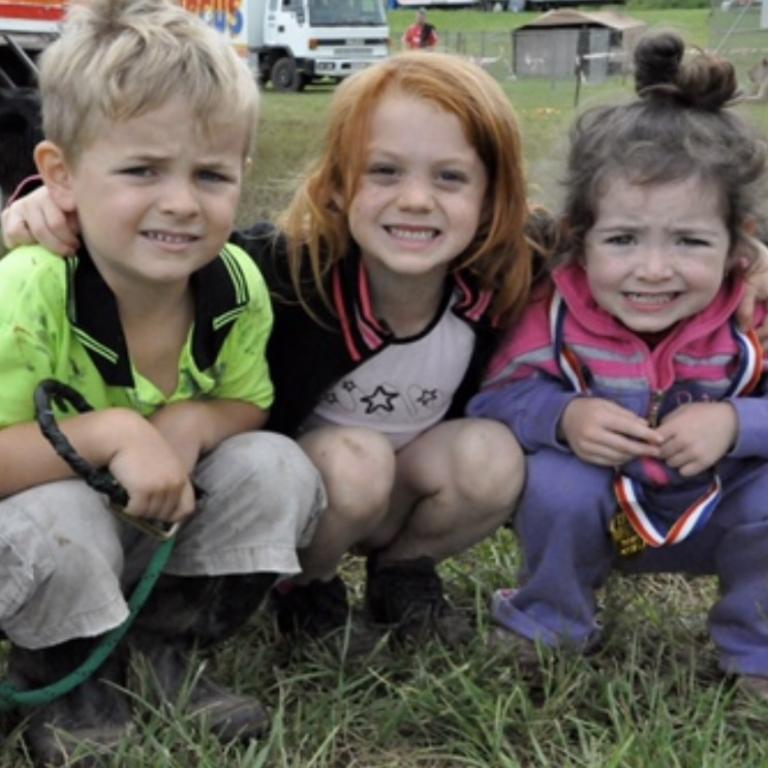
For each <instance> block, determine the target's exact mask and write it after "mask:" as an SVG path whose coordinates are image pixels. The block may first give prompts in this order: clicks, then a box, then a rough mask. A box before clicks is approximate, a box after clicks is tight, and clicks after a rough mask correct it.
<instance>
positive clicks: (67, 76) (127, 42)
mask: <svg viewBox="0 0 768 768" xmlns="http://www.w3.org/2000/svg"><path fill="white" fill-rule="evenodd" d="M40 91H41V96H42V102H43V130H44V132H45V135H46V138H48V139H49V140H51V141H53V142H54V143H55V144H57V145H58V146H59V147H60V148H61V149H62V151H63V152H64V153H65V155H66V156H67V157H68V158H69V159H70V160H75V159H77V157H78V155H79V153H80V151H81V150H82V149H83V147H84V146H87V144H88V143H89V142H91V141H93V139H94V137H95V136H96V135H97V133H98V131H99V130H101V128H102V126H103V123H104V122H105V121H106V122H115V121H124V120H128V119H131V118H133V117H138V116H139V115H142V114H144V113H146V112H149V111H151V110H153V109H157V108H159V107H161V106H162V105H163V104H165V103H166V102H167V101H168V100H169V99H171V98H173V97H175V96H182V97H183V98H184V99H185V102H186V103H187V104H188V106H189V108H190V109H191V111H192V114H193V116H194V118H195V120H196V121H197V122H199V124H200V129H201V130H202V131H203V132H212V131H213V130H214V129H215V127H216V126H217V125H221V124H228V125H231V124H232V123H235V124H237V123H238V122H239V121H242V122H243V124H244V125H245V126H246V128H247V131H248V132H247V135H248V136H249V137H250V136H251V135H252V133H253V128H254V127H255V124H256V120H257V117H258V88H257V87H256V83H255V81H254V78H253V76H252V75H251V73H250V71H249V69H248V67H247V65H246V64H245V62H243V61H242V60H241V59H240V58H239V57H238V56H237V54H236V53H235V52H234V51H233V49H232V48H231V47H230V46H229V44H228V43H227V41H226V39H225V38H224V36H223V35H221V34H219V33H218V32H216V31H215V30H214V29H213V28H211V27H209V26H207V25H206V24H205V23H204V22H203V21H202V20H201V19H199V18H198V17H197V16H194V15H193V14H191V13H189V12H188V11H185V10H184V9H183V8H182V7H180V6H179V5H176V4H175V3H172V2H169V1H168V0H88V2H80V3H73V4H71V5H70V6H69V10H68V12H67V18H66V21H65V23H64V27H63V31H62V34H61V37H59V39H58V40H56V41H55V42H54V43H53V44H52V45H50V46H49V47H48V48H47V49H46V50H45V51H44V53H43V55H42V57H41V64H40ZM249 149H250V146H248V147H245V148H244V150H245V151H246V152H247V151H248V150H249Z"/></svg>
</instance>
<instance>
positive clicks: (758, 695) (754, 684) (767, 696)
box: [738, 675, 768, 704]
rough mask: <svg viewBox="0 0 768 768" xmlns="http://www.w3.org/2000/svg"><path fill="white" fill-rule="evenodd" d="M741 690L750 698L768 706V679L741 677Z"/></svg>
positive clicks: (739, 683) (756, 676) (751, 676)
mask: <svg viewBox="0 0 768 768" xmlns="http://www.w3.org/2000/svg"><path fill="white" fill-rule="evenodd" d="M738 680H739V682H738V685H739V688H740V689H741V690H742V691H744V692H745V693H746V694H747V695H748V696H750V697H752V698H755V699H759V700H761V701H763V702H764V703H766V704H768V677H760V676H759V675H739V678H738Z"/></svg>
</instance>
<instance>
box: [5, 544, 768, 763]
mask: <svg viewBox="0 0 768 768" xmlns="http://www.w3.org/2000/svg"><path fill="white" fill-rule="evenodd" d="M515 566H516V554H515V547H514V542H513V540H512V537H511V535H510V534H509V533H508V532H506V531H504V532H501V533H499V534H498V535H497V536H496V537H495V538H494V539H492V540H489V541H487V542H485V543H484V544H482V545H480V546H478V547H476V548H475V549H474V550H472V551H471V552H469V553H466V554H465V555H464V556H462V557H460V558H456V559H453V560H451V561H449V562H448V563H446V564H444V566H443V567H442V573H443V575H444V577H445V581H446V584H447V588H448V591H449V594H450V596H451V599H452V600H453V602H454V603H456V604H457V605H460V606H462V607H463V608H465V609H467V610H468V611H472V612H475V613H476V615H477V621H478V631H477V639H476V642H475V643H474V644H473V645H471V646H469V647H466V648H464V649H462V650H458V651H453V652H447V651H446V650H445V649H443V648H442V647H441V646H439V645H437V644H432V643H427V644H423V645H422V646H421V647H419V648H418V649H417V650H412V651H410V652H407V653H395V654H391V655H389V656H383V657H381V658H376V657H374V658H373V659H370V660H368V661H367V662H354V663H351V662H347V663H344V664H339V663H337V662H335V661H334V660H333V659H332V658H330V657H329V656H325V655H323V654H320V653H318V654H317V655H315V656H314V657H312V658H310V659H307V660H304V661H301V662H297V661H293V662H291V661H289V660H288V656H287V649H286V646H285V645H284V644H283V643H282V642H281V640H280V639H279V638H278V637H277V636H276V634H275V632H274V630H273V628H272V626H271V622H270V620H269V618H268V617H267V616H266V615H264V614H261V615H259V616H257V617H255V618H254V620H253V621H252V623H251V625H250V626H249V628H248V629H247V630H246V631H244V632H243V633H241V635H240V636H239V637H238V638H237V639H236V640H235V641H233V642H231V643H230V644H229V645H228V646H227V647H226V648H225V649H223V651H222V652H221V653H220V654H219V655H218V657H217V658H216V659H215V660H212V662H211V667H212V668H213V669H214V670H215V672H216V674H217V676H218V677H219V678H220V679H221V680H223V681H225V682H227V683H229V684H232V685H234V686H236V687H237V688H238V689H239V690H241V691H243V692H246V693H249V694H255V695H259V696H261V697H262V698H263V700H264V701H266V702H269V704H270V705H271V707H272V709H273V722H272V729H271V731H270V733H269V735H268V736H267V737H266V738H265V739H264V740H263V741H261V742H258V743H252V744H249V745H244V746H236V745H229V746H226V747H221V746H220V745H218V743H217V742H216V741H215V739H214V738H213V737H212V736H211V734H210V733H208V732H206V731H205V730H204V729H203V730H202V731H201V730H199V729H197V728H195V726H194V723H192V722H189V721H188V720H186V719H184V718H183V717H181V718H171V717H168V716H167V715H164V714H161V713H158V712H157V711H156V710H153V709H152V708H151V707H150V706H148V705H146V704H143V703H142V702H141V700H139V701H137V703H136V713H137V717H136V728H137V731H136V734H135V736H134V737H133V738H132V739H130V740H128V741H126V743H125V744H124V745H123V747H122V748H121V750H120V751H119V752H118V753H117V754H116V755H115V756H114V758H113V759H112V761H111V762H108V763H107V765H110V766H112V767H113V768H148V767H150V768H155V767H159V766H163V767H165V766H167V767H168V768H190V767H192V766H194V768H259V767H260V766H275V767H276V768H278V767H279V768H534V767H536V768H657V767H658V768H661V767H663V768H667V766H673V767H677V768H731V766H734V767H738V768H766V766H768V757H766V749H765V737H766V725H765V723H766V718H768V705H760V704H756V703H754V702H750V701H748V700H746V699H744V698H742V697H741V695H740V694H739V693H738V691H737V690H736V689H735V688H734V686H733V684H732V682H731V681H730V680H728V679H725V678H723V677H722V676H721V675H720V673H719V672H718V671H717V668H716V664H715V656H714V649H713V648H712V646H711V644H710V643H709V641H708V640H707V637H706V629H705V613H706V610H707V608H708V606H709V605H710V604H711V601H712V600H713V599H714V597H715V589H714V584H713V582H712V580H710V579H699V580H696V581H687V580H685V579H683V578H681V577H655V578H649V577H636V578H615V579H613V580H612V581H611V582H610V583H609V585H608V588H607V589H606V590H605V591H604V593H603V594H602V597H601V602H602V605H603V606H604V611H603V614H604V615H603V620H604V624H605V633H606V642H605V645H604V647H603V648H602V649H601V650H600V652H598V653H597V654H595V655H593V656H591V657H589V658H582V657H579V656H572V657H568V656H561V657H558V656H554V655H551V654H546V653H544V654H543V655H542V665H541V669H540V670H539V671H538V672H536V673H530V672H527V673H526V672H524V671H522V670H521V669H520V668H519V666H518V665H517V663H516V661H515V659H514V658H505V657H504V655H503V654H498V653H497V654H495V655H494V654H491V653H489V652H488V651H487V650H486V648H485V647H484V644H483V637H484V634H485V631H486V622H487V613H486V608H485V606H486V605H487V601H488V598H489V595H490V591H491V590H492V588H493V587H495V586H497V585H499V584H503V583H508V582H510V581H511V580H512V579H513V574H514V570H515ZM347 573H348V576H349V577H350V580H351V581H352V582H353V584H354V585H355V589H356V591H357V592H358V593H359V591H360V580H359V578H357V577H358V576H359V573H360V571H359V563H358V562H355V563H352V564H351V565H350V568H349V570H348V572H347ZM18 748H19V731H18V730H16V731H13V732H11V735H10V736H9V737H8V738H7V739H6V741H5V743H4V746H3V750H2V754H1V755H0V768H22V767H26V766H27V765H28V763H27V762H26V761H25V759H24V757H23V754H22V753H21V752H20V751H19V749H18Z"/></svg>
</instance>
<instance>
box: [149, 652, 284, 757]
mask: <svg viewBox="0 0 768 768" xmlns="http://www.w3.org/2000/svg"><path fill="white" fill-rule="evenodd" d="M134 651H135V652H136V653H137V659H136V662H137V667H138V669H139V670H140V671H142V672H145V673H146V675H147V678H148V679H149V684H150V687H151V692H150V695H154V696H156V697H157V698H158V700H159V702H160V704H161V705H162V706H164V707H165V708H166V709H169V710H174V711H176V712H179V713H182V714H183V715H184V716H189V717H192V718H194V719H196V720H200V721H201V722H202V723H205V724H206V725H207V726H208V727H209V728H210V729H211V731H212V733H214V734H215V735H216V737H217V738H218V739H220V740H221V741H222V742H229V741H233V740H235V739H239V740H242V741H247V740H248V739H256V738H259V737H261V736H263V735H264V734H265V733H266V731H267V730H268V729H269V723H270V718H269V713H268V712H267V710H266V709H265V707H264V706H262V704H261V702H259V700H258V699H257V698H255V697H254V696H245V695H242V694H238V693H234V692H232V691H229V690H227V689H226V688H224V687H223V686H220V685H218V684H217V683H215V682H213V680H211V679H210V678H209V677H207V676H206V675H205V674H204V672H203V670H204V668H205V661H203V660H201V659H200V658H199V657H196V654H194V653H193V652H192V649H191V648H189V647H186V646H185V645H184V644H178V645H172V644H170V643H168V642H163V641H162V640H161V639H159V638H155V639H154V640H153V639H151V638H146V637H145V638H143V641H142V642H141V644H140V645H137V644H134Z"/></svg>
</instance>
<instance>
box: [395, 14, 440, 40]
mask: <svg viewBox="0 0 768 768" xmlns="http://www.w3.org/2000/svg"><path fill="white" fill-rule="evenodd" d="M439 39H440V38H438V36H437V30H436V29H435V27H434V26H433V25H432V24H430V23H429V22H428V21H427V12H426V11H425V10H424V9H423V8H420V9H419V10H418V11H417V12H416V21H415V22H414V23H413V24H411V26H410V27H408V29H406V30H405V34H404V35H403V38H402V42H403V46H404V47H405V48H407V49H408V50H416V49H418V48H427V49H432V48H434V47H435V46H436V45H437V42H438V40H439Z"/></svg>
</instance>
